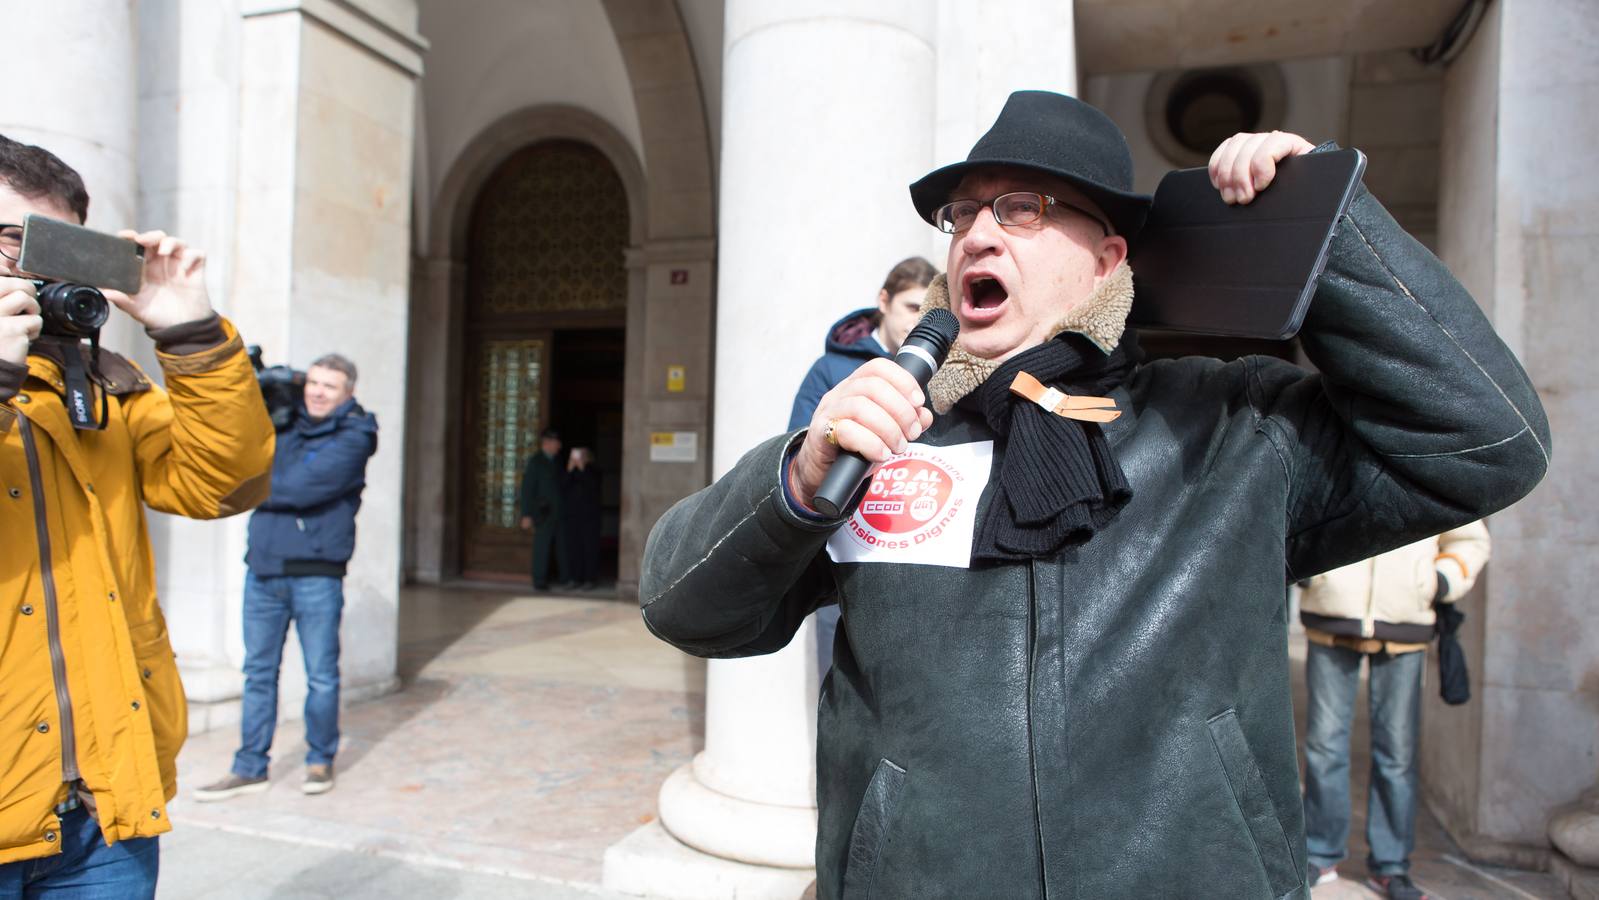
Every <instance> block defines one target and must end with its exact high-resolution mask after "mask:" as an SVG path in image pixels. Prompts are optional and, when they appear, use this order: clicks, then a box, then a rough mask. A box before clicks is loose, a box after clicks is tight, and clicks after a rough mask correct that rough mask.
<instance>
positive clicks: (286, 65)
mask: <svg viewBox="0 0 1599 900" xmlns="http://www.w3.org/2000/svg"><path fill="white" fill-rule="evenodd" d="M241 13H242V16H243V22H242V26H241V31H242V37H241V41H240V44H241V50H240V54H239V59H240V72H241V74H240V82H241V87H240V92H239V96H240V116H239V120H240V129H239V137H238V140H239V163H238V166H239V176H238V180H239V187H238V213H237V223H238V224H237V244H236V248H235V251H234V266H233V283H232V292H233V296H234V305H235V309H236V313H235V317H236V320H237V321H238V323H239V327H240V330H241V331H243V332H244V333H246V334H249V335H251V339H252V340H253V341H255V342H257V343H259V344H261V345H262V347H263V349H264V351H265V355H266V356H267V358H268V359H270V360H272V361H275V362H286V363H289V364H291V365H294V366H295V367H297V368H304V367H305V366H306V365H308V364H309V363H310V362H311V361H312V360H313V359H315V358H316V357H317V356H320V355H321V354H323V353H328V352H335V351H336V352H340V353H343V354H344V355H346V356H348V357H350V359H352V360H353V361H354V362H355V363H356V366H357V367H358V368H359V370H360V378H359V380H358V382H357V386H356V398H357V399H358V400H359V401H360V402H361V403H362V405H363V406H365V407H366V409H367V410H368V411H371V412H373V413H375V414H376V415H377V418H378V424H379V428H380V433H379V438H378V452H377V455H375V456H374V457H373V458H372V459H371V460H370V461H369V462H368V463H367V470H366V484H367V487H366V492H365V494H364V495H363V502H362V507H361V512H360V515H359V517H358V518H357V522H356V527H357V541H356V551H355V557H354V559H352V560H351V562H350V566H349V573H348V575H347V576H346V577H345V580H344V623H343V627H342V629H341V637H342V645H343V646H342V655H341V660H340V669H341V674H342V680H343V696H344V698H345V699H346V700H353V699H358V698H360V697H363V696H372V695H374V694H377V693H382V692H385V691H388V690H391V689H393V687H395V686H396V684H397V682H396V679H395V667H396V639H397V629H398V612H399V587H400V547H401V538H402V536H401V527H402V525H401V520H402V516H401V512H400V504H401V496H402V494H403V476H402V459H403V456H404V443H405V433H406V428H405V390H406V352H405V351H406V346H407V331H408V325H409V322H408V319H409V306H410V297H409V291H410V280H411V273H410V268H411V265H410V263H411V260H410V244H411V234H410V215H411V186H412V177H411V165H412V159H411V154H412V149H413V147H414V145H415V142H414V140H413V137H414V128H415V114H416V102H415V91H416V79H417V78H418V77H419V76H420V75H421V71H422V69H421V58H422V53H423V51H424V50H425V48H426V43H425V42H424V41H423V40H422V38H421V37H420V36H418V35H417V34H416V33H415V26H416V6H415V3H414V2H412V0H399V2H396V0H386V2H381V3H380V2H375V0H320V2H312V0H243V2H242V4H241ZM296 644H297V641H295V640H294V639H293V638H291V639H290V641H289V644H288V648H287V650H286V652H285V655H284V662H283V675H282V688H281V690H280V695H279V706H280V710H281V711H282V713H283V714H284V715H285V716H294V715H297V709H298V705H299V702H300V701H299V697H300V696H302V695H303V692H304V675H303V667H302V666H301V663H300V662H299V659H298V656H297V653H298V648H297V646H296Z"/></svg>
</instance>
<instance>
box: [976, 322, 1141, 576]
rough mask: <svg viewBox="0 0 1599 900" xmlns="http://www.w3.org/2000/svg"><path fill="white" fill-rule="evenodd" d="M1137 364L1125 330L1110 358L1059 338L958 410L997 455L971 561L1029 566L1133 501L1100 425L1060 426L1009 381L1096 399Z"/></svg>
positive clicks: (1010, 366) (1080, 341) (1078, 338)
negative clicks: (980, 420)
mask: <svg viewBox="0 0 1599 900" xmlns="http://www.w3.org/2000/svg"><path fill="white" fill-rule="evenodd" d="M1140 357H1141V354H1140V352H1139V350H1138V344H1137V341H1136V339H1135V338H1134V337H1133V334H1132V332H1130V331H1129V332H1127V333H1126V334H1124V335H1123V336H1122V339H1121V342H1120V344H1119V346H1118V347H1117V348H1116V349H1115V350H1114V351H1113V352H1111V353H1110V354H1108V355H1107V354H1106V353H1105V352H1104V351H1102V350H1100V349H1099V348H1098V347H1096V346H1095V345H1094V344H1093V343H1092V342H1091V341H1089V340H1088V339H1087V338H1085V337H1083V336H1082V335H1080V334H1075V333H1072V332H1066V333H1062V334H1060V335H1058V336H1057V337H1055V338H1054V339H1053V340H1049V341H1045V342H1044V343H1043V344H1041V345H1039V346H1037V347H1034V348H1033V349H1031V350H1028V351H1026V352H1024V353H1019V354H1017V355H1016V356H1015V357H1013V358H1011V359H1009V360H1006V361H1005V362H1004V363H1002V364H1001V365H1000V367H999V368H998V369H996V370H995V371H994V373H993V374H992V375H990V376H989V377H988V379H987V380H986V381H984V382H983V383H982V384H981V385H979V386H978V387H977V389H976V390H975V391H973V392H972V393H971V394H969V395H968V396H967V397H966V398H965V399H964V400H963V401H962V402H963V403H971V404H973V405H974V406H975V407H976V409H977V410H978V411H980V412H981V413H982V414H983V417H984V418H985V419H987V420H988V426H989V427H990V428H992V429H993V430H994V433H995V434H996V435H997V437H996V444H998V445H999V446H998V448H996V449H1002V451H1003V454H1004V455H1003V458H1002V462H1001V463H1000V468H999V478H998V480H997V482H996V489H995V491H994V496H993V499H992V500H991V501H990V502H989V505H988V515H987V516H986V517H985V518H984V519H983V521H982V522H980V523H979V524H978V528H977V536H976V539H975V541H974V542H973V545H972V561H973V562H976V561H978V560H1020V559H1037V558H1040V557H1046V556H1051V555H1053V554H1055V553H1056V552H1057V551H1059V550H1060V549H1061V548H1063V547H1066V546H1069V545H1074V544H1082V543H1085V542H1086V541H1088V539H1089V538H1092V537H1093V536H1094V532H1096V531H1098V530H1099V529H1101V528H1104V527H1105V526H1106V525H1107V524H1109V522H1110V521H1111V519H1114V518H1115V517H1116V513H1117V512H1118V511H1120V510H1121V508H1122V507H1123V506H1125V505H1126V504H1127V501H1128V500H1131V499H1132V497H1133V490H1132V488H1131V487H1130V486H1129V485H1128V484H1127V477H1126V476H1125V475H1123V474H1122V469H1121V465H1120V464H1119V463H1117V462H1116V457H1115V456H1114V455H1113V454H1112V453H1111V450H1110V445H1109V444H1108V443H1107V442H1106V441H1105V433H1104V432H1103V431H1102V430H1101V429H1100V427H1099V424H1098V423H1097V422H1079V421H1077V420H1075V419H1067V418H1063V417H1061V416H1058V415H1056V414H1054V413H1053V412H1049V411H1047V410H1045V409H1044V408H1043V407H1041V406H1039V405H1038V404H1036V403H1033V402H1032V401H1030V400H1027V399H1026V398H1023V397H1018V396H1016V395H1015V394H1012V393H1011V392H1010V385H1011V381H1012V380H1013V379H1015V377H1016V375H1017V373H1018V372H1027V373H1028V374H1030V375H1032V376H1033V377H1034V378H1037V379H1038V380H1039V381H1040V382H1043V383H1044V384H1045V385H1047V386H1049V387H1055V388H1059V389H1061V390H1063V391H1065V392H1066V393H1068V394H1078V395H1088V396H1094V397H1103V396H1105V395H1107V394H1109V393H1110V391H1111V390H1112V389H1113V388H1115V387H1116V386H1117V385H1119V384H1121V383H1122V380H1123V379H1125V378H1126V377H1127V374H1128V373H1129V372H1131V371H1132V369H1133V366H1134V365H1135V364H1136V363H1137V362H1138V360H1139V358H1140ZM1123 412H1124V413H1125V412H1126V411H1125V410H1123Z"/></svg>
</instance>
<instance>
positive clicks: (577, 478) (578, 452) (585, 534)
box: [561, 447, 600, 590]
mask: <svg viewBox="0 0 1599 900" xmlns="http://www.w3.org/2000/svg"><path fill="white" fill-rule="evenodd" d="M561 514H562V522H563V524H562V528H563V529H564V530H565V531H566V565H565V566H563V567H562V569H561V574H562V575H563V576H565V577H566V578H568V579H569V580H571V581H575V582H577V586H578V587H579V588H581V589H583V590H588V589H590V588H592V587H594V583H595V582H596V581H598V580H599V576H600V472H599V470H598V469H596V468H595V467H594V451H592V450H590V449H589V448H587V447H573V448H572V453H571V455H570V456H568V458H567V460H566V472H565V475H564V477H563V478H562V480H561Z"/></svg>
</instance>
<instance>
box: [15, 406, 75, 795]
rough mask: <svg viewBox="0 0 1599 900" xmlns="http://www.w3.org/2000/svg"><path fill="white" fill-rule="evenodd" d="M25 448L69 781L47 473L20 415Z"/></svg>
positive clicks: (71, 762) (69, 734) (68, 715)
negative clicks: (46, 503)
mask: <svg viewBox="0 0 1599 900" xmlns="http://www.w3.org/2000/svg"><path fill="white" fill-rule="evenodd" d="M17 424H18V425H19V426H21V431H22V448H23V450H24V451H26V455H27V457H28V480H29V482H30V483H32V485H33V525H34V528H35V529H36V530H37V531H38V534H39V569H40V571H41V573H42V580H43V582H44V617H45V629H46V631H47V633H48V634H49V639H50V673H51V675H52V676H54V681H55V689H56V711H57V715H58V716H59V717H60V720H61V721H60V722H59V723H57V724H58V725H59V726H60V728H61V780H62V781H64V782H67V783H68V784H70V783H72V782H74V781H77V780H79V779H80V778H82V777H83V776H82V775H81V774H80V773H79V772H78V742H77V737H76V735H75V733H74V731H73V727H72V695H71V694H70V693H68V691H67V660H66V656H65V655H64V654H63V653H62V652H61V613H60V610H59V609H58V608H57V605H56V578H55V566H54V562H53V560H52V558H51V553H50V520H49V517H48V516H47V514H46V513H45V508H44V477H43V476H42V475H40V474H39V452H38V449H37V448H36V447H35V446H34V442H33V426H32V425H30V424H29V422H28V417H27V416H17Z"/></svg>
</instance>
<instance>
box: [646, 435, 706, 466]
mask: <svg viewBox="0 0 1599 900" xmlns="http://www.w3.org/2000/svg"><path fill="white" fill-rule="evenodd" d="M699 458H700V436H699V435H698V434H697V433H695V432H692V431H652V432H650V462H694V461H696V460H698V459H699Z"/></svg>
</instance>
